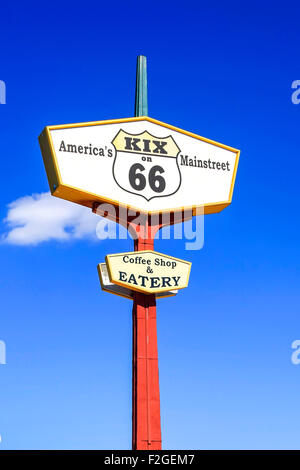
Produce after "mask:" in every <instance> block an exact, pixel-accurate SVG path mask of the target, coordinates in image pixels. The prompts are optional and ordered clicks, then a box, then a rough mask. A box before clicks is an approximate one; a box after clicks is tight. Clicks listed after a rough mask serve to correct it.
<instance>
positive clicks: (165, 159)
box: [112, 129, 181, 201]
mask: <svg viewBox="0 0 300 470" xmlns="http://www.w3.org/2000/svg"><path fill="white" fill-rule="evenodd" d="M112 144H113V146H114V147H115V150H116V154H115V160H114V164H113V176H114V179H115V181H116V183H117V184H118V186H120V188H122V189H124V191H127V192H129V193H132V194H136V195H138V196H142V197H143V198H145V199H147V201H150V200H151V199H153V198H155V197H166V196H170V195H171V194H174V193H176V192H177V191H178V189H179V187H180V184H181V174H180V169H179V165H178V162H177V156H178V154H179V152H180V149H179V147H178V145H177V144H176V142H175V141H174V139H173V137H172V136H167V137H155V136H153V135H151V134H150V133H149V132H148V131H145V132H142V133H141V134H128V133H127V132H124V131H123V130H122V129H121V130H120V131H119V132H118V134H117V135H116V137H115V138H114V139H113V141H112Z"/></svg>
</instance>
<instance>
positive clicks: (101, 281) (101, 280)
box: [97, 252, 177, 300]
mask: <svg viewBox="0 0 300 470" xmlns="http://www.w3.org/2000/svg"><path fill="white" fill-rule="evenodd" d="M135 253H136V252H135ZM101 264H106V263H99V264H98V265H97V270H98V276H99V280H100V285H101V289H102V290H103V291H104V292H108V293H109V294H114V295H117V296H118V297H123V298H125V299H129V300H134V297H133V296H130V295H126V294H125V293H124V294H121V293H120V292H114V291H112V290H110V289H108V288H107V287H106V286H105V284H104V283H103V279H102V272H101V268H100V265H101ZM106 267H107V265H106ZM115 285H117V284H115ZM121 287H124V289H127V290H128V291H130V290H131V291H132V292H133V289H129V288H128V287H125V286H123V285H122V286H121ZM167 292H169V293H167ZM167 292H166V293H165V294H164V293H160V294H159V295H158V296H157V295H156V294H154V295H155V297H156V300H158V299H165V298H167V297H176V295H177V292H174V293H171V291H167Z"/></svg>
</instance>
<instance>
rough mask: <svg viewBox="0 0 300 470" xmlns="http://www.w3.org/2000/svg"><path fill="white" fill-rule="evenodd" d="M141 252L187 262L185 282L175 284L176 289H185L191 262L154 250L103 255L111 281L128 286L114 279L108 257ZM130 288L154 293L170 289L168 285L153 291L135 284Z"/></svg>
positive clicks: (145, 292) (143, 292) (144, 292)
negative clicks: (179, 285) (179, 284)
mask: <svg viewBox="0 0 300 470" xmlns="http://www.w3.org/2000/svg"><path fill="white" fill-rule="evenodd" d="M143 253H153V254H155V255H159V256H163V257H164V258H170V259H172V260H175V261H179V262H180V263H185V264H188V265H189V271H188V275H187V282H186V284H185V285H184V286H182V287H177V286H176V290H181V289H185V288H186V287H187V286H188V284H189V279H190V273H191V266H192V263H191V262H190V261H185V260H183V259H180V258H175V257H174V256H170V255H166V254H165V253H159V252H158V251H154V250H141V251H127V252H124V253H113V254H111V255H106V256H105V262H106V266H107V271H108V275H109V278H110V280H111V282H113V283H114V284H117V285H119V286H123V287H127V288H128V285H127V284H124V282H120V281H119V280H118V279H117V280H116V279H115V278H114V276H113V274H112V268H111V265H110V257H114V256H122V255H139V254H141V255H142V254H143ZM131 289H132V290H135V291H137V292H141V293H142V294H156V293H160V292H167V291H169V290H170V288H169V287H162V288H160V289H155V291H154V290H153V289H147V288H143V289H141V288H138V287H135V286H134V287H131Z"/></svg>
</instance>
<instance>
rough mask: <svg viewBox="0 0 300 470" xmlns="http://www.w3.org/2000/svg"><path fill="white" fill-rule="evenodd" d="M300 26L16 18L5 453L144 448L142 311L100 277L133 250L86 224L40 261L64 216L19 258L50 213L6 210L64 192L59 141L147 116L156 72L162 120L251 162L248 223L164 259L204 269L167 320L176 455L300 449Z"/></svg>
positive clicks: (37, 10) (231, 11)
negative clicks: (78, 127) (139, 438)
mask: <svg viewBox="0 0 300 470" xmlns="http://www.w3.org/2000/svg"><path fill="white" fill-rule="evenodd" d="M299 13H300V8H299V5H297V3H296V2H284V4H283V3H282V4H281V5H279V3H274V2H255V1H254V2H253V1H252V2H243V3H240V2H230V1H229V2H226V3H224V2H218V1H217V2H214V3H213V5H210V4H209V3H208V2H192V1H189V0H187V1H186V2H184V3H181V2H180V3H179V2H174V1H173V2H171V1H164V2H158V1H151V2H148V3H147V4H141V3H140V2H137V1H128V2H126V3H124V2H119V1H112V2H107V3H104V2H90V1H86V2H84V3H82V4H81V5H80V6H79V5H78V4H76V3H74V2H55V1H54V2H51V3H50V4H47V5H45V4H43V3H42V4H41V3H38V2H30V1H29V2H26V3H21V2H17V3H14V4H8V3H7V2H6V4H5V5H4V6H1V17H2V25H1V32H0V50H1V53H0V57H1V68H0V80H3V81H4V82H5V83H6V92H7V95H6V104H5V105H2V104H1V105H0V136H1V137H0V157H1V189H0V191H1V208H0V211H1V212H0V215H1V233H2V243H1V244H0V256H1V264H0V296H1V307H2V308H1V323H0V340H2V341H5V344H6V348H7V364H5V365H1V364H0V409H1V413H0V435H1V437H2V442H1V443H0V448H3V449H43V448H44V449H64V448H66V449H76V448H82V449H128V448H130V446H131V302H130V301H128V300H125V299H121V298H118V297H116V296H113V295H109V294H106V293H103V292H102V291H101V289H100V286H99V281H98V275H97V269H96V266H97V264H98V263H99V262H102V261H103V260H104V257H105V255H106V254H108V253H114V252H122V251H130V250H131V249H132V245H133V244H132V241H130V240H129V239H128V240H103V241H99V240H98V241H97V240H94V239H93V236H92V234H93V233H94V230H93V222H91V218H90V217H91V216H90V214H89V215H85V213H83V212H86V211H87V212H89V210H88V209H84V208H83V209H81V208H78V207H77V206H76V208H75V205H74V208H73V209H70V206H68V209H66V211H67V212H68V211H70V212H68V215H67V217H69V219H68V220H71V221H72V223H73V231H72V232H71V233H70V231H67V232H65V233H67V235H66V236H65V239H61V240H48V241H47V240H46V241H42V239H43V237H44V239H45V238H47V233H48V232H47V231H48V230H49V231H50V232H51V230H52V229H53V227H55V224H57V220H56V218H55V217H54V216H53V210H52V212H51V207H52V206H51V204H50V206H48V204H49V201H48V200H47V201H48V202H47V201H46V202H45V205H44V206H43V208H44V209H45V210H44V211H42V214H43V215H42V217H43V221H42V222H41V225H42V226H43V228H44V235H43V237H41V240H40V243H38V242H37V241H36V243H35V244H30V243H29V239H30V234H29V235H28V232H27V235H26V237H27V238H26V237H25V238H24V240H25V241H24V243H23V244H22V243H21V242H20V239H18V240H17V241H16V238H14V237H13V236H12V235H11V234H12V226H9V225H8V224H7V222H5V219H6V218H7V217H8V216H9V214H10V216H11V217H12V216H13V215H15V218H14V219H10V220H11V223H13V222H12V220H14V223H15V224H21V225H22V224H23V228H24V226H27V225H26V224H28V219H26V218H25V219H26V220H23V222H22V216H20V214H19V215H16V214H15V213H12V212H11V211H12V209H13V208H16V207H17V208H20V207H21V211H23V209H24V210H25V208H26V210H27V209H28V207H27V206H28V204H29V206H30V202H32V198H29V199H28V198H27V199H25V200H23V199H22V201H23V202H22V201H21V203H20V201H18V202H15V205H14V206H9V207H8V205H9V204H11V203H13V202H14V201H17V200H18V199H19V198H23V197H25V196H29V197H30V196H32V194H36V195H40V194H42V193H46V192H47V191H48V183H47V179H46V174H45V170H44V167H43V162H42V157H41V153H40V149H39V145H38V140H37V137H38V135H39V134H40V132H41V130H42V129H43V127H44V126H45V125H50V124H63V123H71V122H84V121H93V120H105V119H113V118H123V117H130V116H133V112H134V111H133V108H134V84H135V64H136V56H137V55H138V54H144V55H146V56H147V59H148V83H149V89H148V99H149V115H150V116H151V117H153V118H156V119H159V120H161V121H165V122H167V123H170V124H173V125H175V126H178V127H181V128H183V129H186V130H189V131H192V132H195V133H197V134H200V135H202V136H204V137H207V138H210V139H213V140H216V141H219V142H222V143H224V144H227V145H229V146H232V147H235V148H238V149H240V150H241V156H240V164H239V168H238V174H237V180H236V185H235V190H234V195H233V202H232V205H231V206H230V207H228V208H227V209H225V210H224V211H223V212H221V213H220V214H214V215H210V216H206V217H205V224H204V226H205V243H204V247H203V249H202V250H200V251H186V250H185V240H171V241H169V240H157V241H156V243H155V248H156V250H157V251H160V252H166V253H167V254H170V255H174V256H177V257H179V258H183V259H187V260H190V261H192V263H193V264H192V271H191V279H190V284H189V287H188V289H186V290H184V291H181V292H180V293H179V294H178V296H177V297H176V298H170V299H162V300H160V301H158V348H159V367H160V390H161V415H162V438H163V447H164V448H165V449H248V448H255V449H260V448H268V449H285V448H294V449H299V448H300V446H299V442H300V408H299V386H300V365H298V366H297V365H295V364H293V363H292V362H291V354H292V352H293V350H292V349H291V344H292V342H293V341H294V340H296V339H300V320H299V313H300V312H299V280H300V275H299V259H300V250H299V229H300V222H299V172H300V159H299V124H300V104H299V105H296V104H293V103H292V100H291V95H292V92H293V90H292V88H291V85H292V82H293V81H294V80H297V79H300V64H299V60H298V50H297V48H298V44H299V39H300V38H299V36H300V29H299ZM39 197H42V196H36V198H39ZM45 198H47V196H45ZM48 199H49V198H48ZM53 199H54V198H53ZM27 203H28V204H27ZM20 204H21V206H20ZM22 204H25V206H26V207H25V206H24V205H23V206H22ZM26 204H27V205H26ZM39 207H40V206H39ZM48 209H49V217H47V216H48ZM82 211H83V212H82ZM87 212H86V213H87ZM22 213H23V212H22ZM26 213H27V214H29V215H27V217H28V218H29V219H30V217H31V216H32V212H30V207H29V212H28V211H27V212H26ZM54 213H55V212H54ZM45 214H46V215H45ZM35 216H36V214H35ZM24 217H25V216H24ZM30 220H31V219H30ZM63 220H64V219H63V216H62V221H61V223H60V225H59V227H60V229H62V231H63V229H64V225H63V224H64V222H63ZM82 220H86V221H87V223H89V224H91V225H89V227H92V228H89V230H87V231H84V229H82V226H81V225H80V223H81V222H82ZM93 220H94V219H93ZM35 221H36V219H35ZM44 224H45V225H44ZM53 230H54V229H53ZM22 233H23V235H24V233H25V232H24V231H23V232H22ZM24 236H25V235H24ZM7 237H8V238H7ZM9 237H11V238H9ZM8 241H10V243H8Z"/></svg>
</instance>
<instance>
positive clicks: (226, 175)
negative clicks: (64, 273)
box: [39, 116, 239, 214]
mask: <svg viewBox="0 0 300 470" xmlns="http://www.w3.org/2000/svg"><path fill="white" fill-rule="evenodd" d="M39 141H40V146H41V150H42V154H43V158H44V163H45V167H46V171H47V176H48V181H49V185H50V189H51V193H52V194H53V195H54V196H57V197H61V198H63V199H67V200H69V201H73V202H76V203H78V204H82V205H84V206H88V207H92V206H93V204H94V203H95V202H97V203H111V204H114V205H120V206H122V207H127V208H131V209H133V210H135V211H138V212H144V213H155V214H156V213H164V212H179V211H182V210H183V209H188V210H192V211H193V214H197V213H203V212H204V213H213V212H219V211H221V210H222V209H224V208H225V207H226V206H228V205H229V204H230V203H231V199H232V193H233V187H234V182H235V176H236V171H237V165H238V159H239V150H236V149H234V148H231V147H228V146H226V145H223V144H219V143H217V142H214V141H212V140H208V139H205V138H204V137H200V136H199V135H196V134H192V133H190V132H187V131H185V130H182V129H179V128H177V127H174V126H171V125H169V124H166V123H163V122H160V121H157V120H156V119H152V118H150V117H146V116H143V117H135V118H128V119H118V120H113V121H99V122H88V123H83V124H68V125H62V126H48V127H46V128H45V129H44V131H43V132H42V134H41V135H40V137H39Z"/></svg>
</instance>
